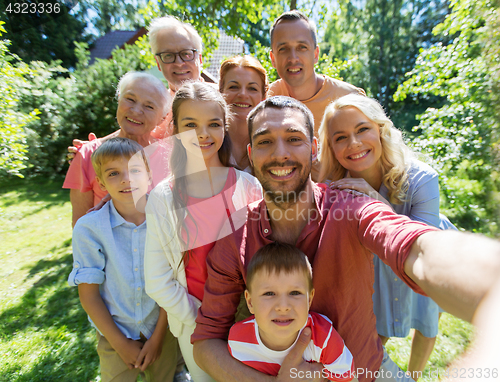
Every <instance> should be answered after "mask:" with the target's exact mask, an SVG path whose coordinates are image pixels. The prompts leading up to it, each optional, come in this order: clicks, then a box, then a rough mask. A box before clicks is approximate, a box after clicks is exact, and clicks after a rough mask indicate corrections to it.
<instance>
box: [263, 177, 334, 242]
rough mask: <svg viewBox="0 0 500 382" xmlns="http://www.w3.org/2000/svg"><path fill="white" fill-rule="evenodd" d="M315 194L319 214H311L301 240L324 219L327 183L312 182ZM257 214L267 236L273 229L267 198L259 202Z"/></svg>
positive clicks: (264, 235) (264, 234) (315, 205)
mask: <svg viewBox="0 0 500 382" xmlns="http://www.w3.org/2000/svg"><path fill="white" fill-rule="evenodd" d="M312 188H313V196H314V207H315V208H316V211H317V213H318V214H317V215H316V216H311V220H309V222H308V223H307V225H306V226H305V227H304V229H303V230H302V232H301V234H300V236H299V240H301V238H302V237H303V235H307V234H308V233H309V232H310V231H311V230H313V229H315V228H316V226H317V225H319V224H320V223H321V222H322V221H323V201H324V200H323V197H324V195H325V190H326V185H325V184H322V183H315V182H312ZM257 214H258V215H257V216H260V230H261V233H260V234H261V235H262V237H265V238H267V237H268V236H270V235H271V234H272V233H273V231H272V229H271V221H270V219H269V214H268V213H267V205H266V201H265V199H262V200H261V202H260V203H259V207H258V211H257Z"/></svg>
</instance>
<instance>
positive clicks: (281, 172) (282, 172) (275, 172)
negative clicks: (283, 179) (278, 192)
mask: <svg viewBox="0 0 500 382" xmlns="http://www.w3.org/2000/svg"><path fill="white" fill-rule="evenodd" d="M270 172H271V174H273V175H277V176H286V175H288V174H290V173H291V172H292V170H291V169H290V170H270Z"/></svg>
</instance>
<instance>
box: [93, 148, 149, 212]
mask: <svg viewBox="0 0 500 382" xmlns="http://www.w3.org/2000/svg"><path fill="white" fill-rule="evenodd" d="M97 182H98V183H99V186H100V187H101V189H102V190H103V191H107V192H108V193H109V195H110V196H111V198H112V199H113V203H114V204H115V206H116V208H117V209H120V206H132V205H137V202H138V201H139V200H141V199H142V198H143V197H144V196H145V195H146V193H147V191H148V187H149V185H150V184H151V177H150V174H149V172H148V170H147V168H146V165H145V163H144V159H143V158H142V154H141V153H138V154H136V155H133V156H132V157H131V158H127V157H125V156H121V157H118V158H115V159H112V160H109V161H107V162H105V163H104V164H102V166H101V177H100V178H99V177H98V178H97Z"/></svg>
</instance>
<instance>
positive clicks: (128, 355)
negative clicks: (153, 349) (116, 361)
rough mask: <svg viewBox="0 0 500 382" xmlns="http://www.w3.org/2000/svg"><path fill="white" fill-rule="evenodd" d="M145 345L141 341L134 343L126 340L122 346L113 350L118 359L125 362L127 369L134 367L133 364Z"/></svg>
mask: <svg viewBox="0 0 500 382" xmlns="http://www.w3.org/2000/svg"><path fill="white" fill-rule="evenodd" d="M144 346H145V345H143V343H142V342H141V341H135V340H131V339H129V338H127V339H126V340H125V341H124V342H123V344H121V345H120V346H117V347H116V348H114V349H115V350H116V352H117V353H118V355H119V356H120V358H121V359H122V360H123V362H125V364H126V365H127V367H128V368H129V369H131V370H132V369H133V368H134V367H135V363H136V360H137V358H138V357H139V355H140V354H141V351H142V348H143V347H144Z"/></svg>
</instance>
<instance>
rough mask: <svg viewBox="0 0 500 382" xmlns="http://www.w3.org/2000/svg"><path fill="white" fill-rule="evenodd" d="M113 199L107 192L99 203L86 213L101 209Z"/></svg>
mask: <svg viewBox="0 0 500 382" xmlns="http://www.w3.org/2000/svg"><path fill="white" fill-rule="evenodd" d="M110 200H111V195H109V194H107V195H106V196H105V197H104V198H102V199H101V201H100V202H99V203H97V204H96V205H95V206H94V207H92V208H90V209H89V210H88V211H87V212H86V213H87V214H88V213H89V212H92V211H99V210H100V209H101V208H102V207H103V206H104V205H105V204H106V203H107V202H109V201H110Z"/></svg>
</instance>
